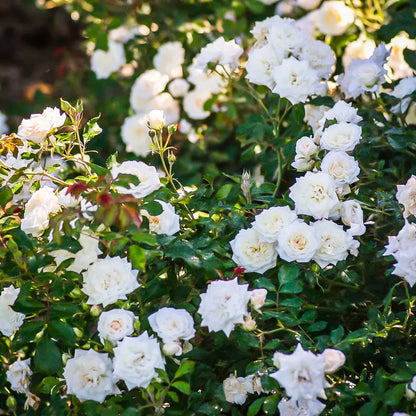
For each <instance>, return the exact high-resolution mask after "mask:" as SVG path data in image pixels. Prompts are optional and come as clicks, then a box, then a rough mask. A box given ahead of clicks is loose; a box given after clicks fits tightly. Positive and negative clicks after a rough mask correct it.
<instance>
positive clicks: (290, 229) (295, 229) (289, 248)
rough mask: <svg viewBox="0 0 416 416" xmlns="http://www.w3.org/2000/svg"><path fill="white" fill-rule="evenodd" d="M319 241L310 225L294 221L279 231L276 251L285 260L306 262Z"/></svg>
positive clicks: (313, 253) (315, 249) (319, 243)
mask: <svg viewBox="0 0 416 416" xmlns="http://www.w3.org/2000/svg"><path fill="white" fill-rule="evenodd" d="M320 246H321V242H320V240H319V238H318V236H317V235H316V233H315V231H314V230H313V228H312V227H311V226H309V225H308V224H306V223H304V222H302V221H296V222H292V223H291V224H289V225H287V226H286V227H285V228H283V230H282V231H281V232H280V233H279V237H278V245H277V251H278V253H279V256H280V257H281V258H282V259H283V260H286V261H297V262H298V263H307V262H308V261H310V260H311V259H312V257H313V256H314V255H315V253H316V251H317V250H318V249H319V247H320Z"/></svg>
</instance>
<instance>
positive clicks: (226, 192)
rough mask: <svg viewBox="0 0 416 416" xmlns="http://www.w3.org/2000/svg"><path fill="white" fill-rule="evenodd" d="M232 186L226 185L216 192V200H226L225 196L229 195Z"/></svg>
mask: <svg viewBox="0 0 416 416" xmlns="http://www.w3.org/2000/svg"><path fill="white" fill-rule="evenodd" d="M233 186H234V185H233V184H231V183H226V184H225V185H223V186H222V187H221V188H220V189H219V190H218V192H217V199H219V200H220V201H222V200H224V199H227V196H228V195H229V194H230V192H231V190H232V189H233Z"/></svg>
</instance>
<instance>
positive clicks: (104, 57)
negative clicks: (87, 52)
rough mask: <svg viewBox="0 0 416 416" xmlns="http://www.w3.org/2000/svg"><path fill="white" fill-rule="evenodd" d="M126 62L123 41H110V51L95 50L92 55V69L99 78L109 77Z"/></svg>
mask: <svg viewBox="0 0 416 416" xmlns="http://www.w3.org/2000/svg"><path fill="white" fill-rule="evenodd" d="M125 63H126V55H125V53H124V47H123V45H122V44H121V43H118V42H113V41H111V40H110V41H108V51H103V50H100V49H98V50H95V51H94V52H93V53H92V55H91V69H92V70H93V71H94V72H95V75H96V76H97V78H98V79H102V78H108V77H109V76H110V75H111V74H112V73H113V72H115V71H118V70H119V69H120V68H121V67H122V66H123V65H124V64H125Z"/></svg>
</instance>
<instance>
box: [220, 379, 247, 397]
mask: <svg viewBox="0 0 416 416" xmlns="http://www.w3.org/2000/svg"><path fill="white" fill-rule="evenodd" d="M244 381H245V380H244V378H243V377H238V378H237V377H236V376H234V375H230V377H228V378H226V379H225V380H224V382H223V390H224V395H225V400H226V401H227V402H229V403H236V404H244V403H245V401H246V400H247V394H248V391H247V388H246V384H245V383H244Z"/></svg>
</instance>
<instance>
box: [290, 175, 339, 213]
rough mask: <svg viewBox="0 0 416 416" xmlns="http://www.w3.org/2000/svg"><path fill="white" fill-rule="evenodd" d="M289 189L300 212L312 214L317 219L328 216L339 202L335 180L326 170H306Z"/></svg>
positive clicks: (296, 209)
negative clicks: (314, 171)
mask: <svg viewBox="0 0 416 416" xmlns="http://www.w3.org/2000/svg"><path fill="white" fill-rule="evenodd" d="M289 189H290V193H289V197H290V198H291V199H292V200H293V201H294V202H295V211H296V212H297V213H298V214H304V215H311V216H312V217H314V218H315V219H320V218H328V216H329V214H330V212H331V211H332V209H333V208H334V207H335V206H336V205H337V204H338V196H337V193H336V185H335V182H334V180H333V179H332V177H331V176H329V175H328V174H327V173H325V172H316V173H312V172H306V174H305V176H302V177H300V178H297V179H296V183H295V184H294V185H292V186H291V187H290V188H289Z"/></svg>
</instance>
